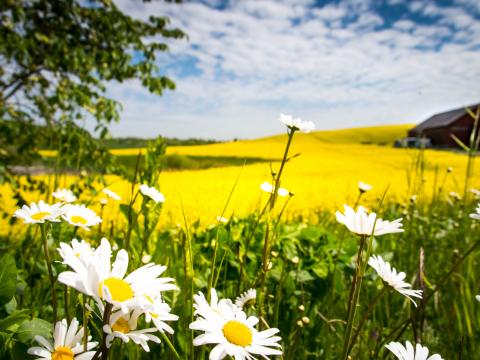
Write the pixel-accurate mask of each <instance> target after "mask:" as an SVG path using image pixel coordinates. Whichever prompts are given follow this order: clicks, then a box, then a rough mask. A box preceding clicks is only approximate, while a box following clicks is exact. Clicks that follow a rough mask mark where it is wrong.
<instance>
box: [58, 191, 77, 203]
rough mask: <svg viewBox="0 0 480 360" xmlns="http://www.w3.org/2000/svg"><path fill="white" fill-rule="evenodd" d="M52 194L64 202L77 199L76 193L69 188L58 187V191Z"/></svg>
mask: <svg viewBox="0 0 480 360" xmlns="http://www.w3.org/2000/svg"><path fill="white" fill-rule="evenodd" d="M52 196H53V197H54V198H55V199H58V200H60V201H63V202H64V203H72V202H74V201H76V200H77V197H76V196H75V194H74V193H73V192H72V191H71V190H68V189H57V191H55V192H53V193H52Z"/></svg>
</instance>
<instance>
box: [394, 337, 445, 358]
mask: <svg viewBox="0 0 480 360" xmlns="http://www.w3.org/2000/svg"><path fill="white" fill-rule="evenodd" d="M385 347H386V348H387V349H388V350H390V351H391V352H392V353H393V354H394V355H395V356H396V357H397V359H399V360H443V359H442V357H441V356H440V355H438V354H435V355H431V356H428V353H429V351H428V348H427V347H425V346H422V345H420V344H417V345H416V347H415V348H414V347H413V345H412V344H411V343H410V341H406V342H405V346H403V345H402V344H401V343H399V342H391V343H390V344H388V345H385Z"/></svg>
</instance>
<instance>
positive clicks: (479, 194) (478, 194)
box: [469, 188, 480, 199]
mask: <svg viewBox="0 0 480 360" xmlns="http://www.w3.org/2000/svg"><path fill="white" fill-rule="evenodd" d="M469 191H470V192H471V193H472V194H473V195H475V197H476V198H477V199H480V190H478V189H473V188H472V189H470V190H469Z"/></svg>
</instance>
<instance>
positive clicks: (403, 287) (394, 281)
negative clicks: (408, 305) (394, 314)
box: [368, 255, 422, 306]
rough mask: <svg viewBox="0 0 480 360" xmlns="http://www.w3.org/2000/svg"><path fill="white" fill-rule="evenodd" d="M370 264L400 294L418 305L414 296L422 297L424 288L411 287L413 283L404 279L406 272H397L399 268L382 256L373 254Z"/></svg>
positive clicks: (369, 260)
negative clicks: (414, 288) (415, 288)
mask: <svg viewBox="0 0 480 360" xmlns="http://www.w3.org/2000/svg"><path fill="white" fill-rule="evenodd" d="M368 265H370V266H371V267H372V268H374V269H375V271H376V272H377V274H378V276H380V277H381V278H382V280H383V281H385V282H386V283H387V284H388V285H390V286H391V287H393V288H394V289H395V290H396V291H398V292H399V293H400V294H402V295H404V296H406V297H407V298H409V299H410V300H411V301H412V302H413V304H414V305H415V306H417V304H416V303H415V301H414V300H413V299H412V297H416V298H419V299H421V298H422V290H413V289H409V288H410V287H412V285H410V284H409V283H406V282H405V281H403V280H404V279H405V276H406V274H405V273H404V272H401V273H397V270H396V269H395V268H394V267H392V266H391V265H390V264H389V263H388V262H386V261H384V260H383V259H382V257H381V256H375V255H373V256H371V257H370V259H368Z"/></svg>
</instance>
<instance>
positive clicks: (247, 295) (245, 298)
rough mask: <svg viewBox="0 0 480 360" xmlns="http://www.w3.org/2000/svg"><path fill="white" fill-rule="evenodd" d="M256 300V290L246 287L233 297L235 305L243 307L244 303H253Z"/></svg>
mask: <svg viewBox="0 0 480 360" xmlns="http://www.w3.org/2000/svg"><path fill="white" fill-rule="evenodd" d="M256 300H257V291H256V290H255V289H248V290H247V291H245V292H244V293H243V294H241V295H240V296H237V298H236V299H235V305H237V306H238V307H239V308H240V309H243V308H244V307H245V305H247V304H251V303H255V301H256Z"/></svg>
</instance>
